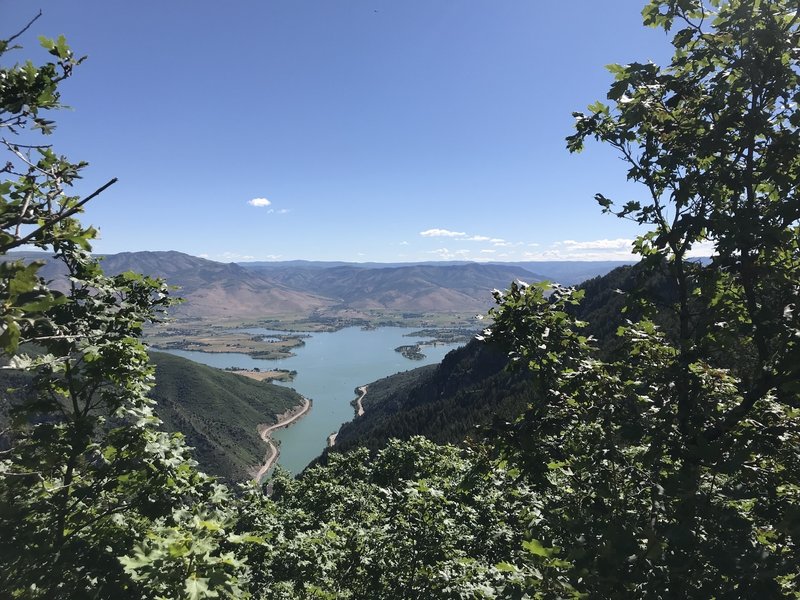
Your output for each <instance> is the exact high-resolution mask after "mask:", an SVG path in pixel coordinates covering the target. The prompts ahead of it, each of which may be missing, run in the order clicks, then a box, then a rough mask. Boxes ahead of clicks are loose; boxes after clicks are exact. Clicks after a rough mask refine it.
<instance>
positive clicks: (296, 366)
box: [165, 327, 460, 473]
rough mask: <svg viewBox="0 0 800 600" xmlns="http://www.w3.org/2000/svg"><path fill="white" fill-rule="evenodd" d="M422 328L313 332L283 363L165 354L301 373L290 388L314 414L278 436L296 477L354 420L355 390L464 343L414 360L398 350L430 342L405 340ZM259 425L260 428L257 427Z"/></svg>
mask: <svg viewBox="0 0 800 600" xmlns="http://www.w3.org/2000/svg"><path fill="white" fill-rule="evenodd" d="M245 331H247V332H249V333H255V334H263V335H264V336H265V337H266V336H271V335H275V334H281V335H285V334H286V332H285V331H282V332H276V331H272V330H268V329H246V330H245ZM414 331H416V329H410V328H403V327H379V328H377V329H371V330H364V329H361V328H359V327H348V328H345V329H340V330H339V331H334V332H325V333H311V334H308V335H309V336H310V337H307V338H305V346H301V347H298V348H293V349H292V351H293V352H294V353H295V354H296V356H293V357H291V358H284V359H281V360H264V359H257V358H252V357H250V356H248V355H246V354H237V353H232V352H221V353H208V352H197V351H188V350H165V352H170V353H172V354H176V355H178V356H183V357H184V358H188V359H190V360H193V361H195V362H199V363H203V364H206V365H210V366H212V367H218V368H221V369H224V368H226V367H239V368H242V369H254V368H256V367H257V368H259V369H261V370H269V369H276V368H277V369H287V370H290V371H291V370H293V371H297V377H296V378H295V380H294V381H293V382H291V383H285V384H284V383H279V382H275V383H274V384H273V385H286V386H288V387H292V388H294V389H296V390H297V391H298V392H299V393H300V394H302V395H303V396H305V397H306V398H310V399H311V400H312V401H313V407H312V409H311V411H310V412H309V413H308V415H306V416H305V417H303V418H302V419H301V420H300V421H298V422H297V423H296V424H294V425H292V426H291V427H289V428H288V429H281V430H279V431H276V432H275V433H274V434H273V436H272V437H273V439H275V440H278V441H280V449H281V455H280V458H279V459H278V464H280V465H281V466H282V467H283V468H285V469H287V470H289V471H291V472H292V473H299V472H300V471H302V470H303V469H304V468H305V467H306V465H308V463H309V462H311V461H312V460H313V459H314V458H316V457H317V456H319V455H320V453H321V452H322V450H323V449H324V448H325V445H326V442H327V438H328V436H329V435H330V434H331V433H333V432H334V431H338V430H339V427H340V426H341V424H342V423H345V422H347V421H350V420H352V419H353V416H354V410H353V407H352V406H351V405H350V402H351V401H352V400H353V399H354V398H355V397H356V395H357V394H356V392H355V388H356V387H358V386H360V385H365V384H367V383H370V382H372V381H375V380H377V379H381V378H382V377H386V376H387V375H392V374H394V373H398V372H400V371H407V370H409V369H414V368H416V367H421V366H423V365H429V364H432V363H439V362H441V361H442V359H443V358H444V356H445V355H446V354H447V353H448V352H449V351H450V350H453V349H454V348H457V347H458V346H459V345H460V344H437V345H436V346H425V347H423V348H422V352H423V353H424V354H425V358H424V359H423V360H410V359H407V358H405V357H403V356H402V355H401V354H400V353H399V352H395V351H394V349H395V348H397V347H398V346H404V345H408V344H413V343H416V342H419V341H426V340H429V339H430V338H425V337H418V336H413V337H405V334H408V333H412V332H414ZM256 425H257V424H256V423H254V424H253V427H255V426H256Z"/></svg>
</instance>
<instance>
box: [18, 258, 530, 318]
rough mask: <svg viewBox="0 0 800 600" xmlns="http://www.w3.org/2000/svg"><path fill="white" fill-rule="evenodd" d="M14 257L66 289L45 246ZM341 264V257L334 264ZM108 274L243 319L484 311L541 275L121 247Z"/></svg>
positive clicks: (196, 309) (192, 312)
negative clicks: (503, 293)
mask: <svg viewBox="0 0 800 600" xmlns="http://www.w3.org/2000/svg"><path fill="white" fill-rule="evenodd" d="M8 257H9V258H10V259H15V258H22V259H25V260H34V259H39V260H47V261H48V264H47V266H46V267H45V268H44V269H42V275H43V276H44V277H45V278H46V279H49V280H52V281H54V282H55V285H56V287H62V288H63V287H64V286H65V283H66V280H65V273H64V272H63V270H59V269H58V268H57V267H56V266H55V265H54V264H53V263H52V262H51V261H49V256H48V255H47V254H45V253H41V252H19V253H11V254H9V255H8ZM334 264H335V263H334ZM102 265H103V268H104V270H105V271H106V272H107V273H109V274H116V273H121V272H123V271H129V270H130V271H135V272H137V273H145V274H148V275H151V276H156V277H163V278H165V279H166V280H167V283H169V284H170V285H173V286H176V287H178V288H179V289H178V291H177V292H176V295H178V296H180V297H182V298H184V300H185V302H184V303H183V304H181V305H179V306H176V307H174V308H173V309H172V314H173V316H175V317H177V318H182V319H216V320H228V321H235V320H244V319H254V318H259V317H271V316H276V315H290V314H291V315H311V314H317V315H325V314H326V311H329V312H330V313H335V312H336V311H340V310H344V309H357V310H378V311H380V310H387V311H398V312H413V311H424V312H435V313H449V312H462V313H472V312H484V311H485V310H486V309H487V308H488V307H489V306H491V304H492V299H491V293H490V292H491V290H492V289H493V288H504V287H506V286H507V285H508V284H509V283H510V282H511V281H513V280H515V279H523V280H525V281H538V280H541V279H543V278H544V277H543V276H539V275H536V274H535V273H531V272H530V271H527V270H525V269H523V268H521V267H517V266H508V265H488V264H476V263H466V264H456V265H454V264H443V265H431V264H426V265H411V266H400V267H380V268H367V267H360V266H353V265H336V266H320V265H319V264H316V263H312V265H314V266H308V265H305V264H300V265H287V266H276V267H265V266H258V267H249V268H245V267H243V266H240V265H238V264H235V263H219V262H215V261H210V260H207V259H204V258H199V257H195V256H189V255H187V254H183V253H181V252H174V251H168V252H123V253H120V254H110V255H106V256H103V260H102Z"/></svg>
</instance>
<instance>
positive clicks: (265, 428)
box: [254, 397, 312, 483]
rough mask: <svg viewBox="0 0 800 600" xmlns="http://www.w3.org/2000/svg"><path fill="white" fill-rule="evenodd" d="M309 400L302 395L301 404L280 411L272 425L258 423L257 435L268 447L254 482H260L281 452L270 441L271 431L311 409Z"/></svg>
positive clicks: (287, 424) (291, 421)
mask: <svg viewBox="0 0 800 600" xmlns="http://www.w3.org/2000/svg"><path fill="white" fill-rule="evenodd" d="M311 404H312V403H311V400H309V399H308V398H306V397H303V404H302V405H301V406H300V407H299V409H298V408H294V409H291V410H289V411H286V412H285V413H281V414H280V415H278V416H277V421H276V422H275V423H274V424H273V425H266V424H264V423H262V424H260V425H258V435H259V437H261V439H262V440H264V442H266V444H267V446H268V447H269V449H268V452H267V454H265V455H264V456H265V460H264V464H263V465H261V467H259V469H258V471H257V472H256V474H255V476H254V479H255V481H256V483H260V482H261V479H262V478H263V477H264V475H266V474H267V472H268V471H269V470H270V469H271V468H272V467H273V466H274V465H275V463H276V462H277V460H278V457H279V456H280V454H281V451H280V449H279V448H278V446H277V444H275V442H273V441H272V436H271V435H270V434H271V433H272V432H273V431H275V430H277V429H283V428H284V427H288V426H289V425H291V424H292V423H294V422H295V421H297V420H299V419H301V418H302V417H304V416H305V415H306V414H307V413H308V411H310V410H311Z"/></svg>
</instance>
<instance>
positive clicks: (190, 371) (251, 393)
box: [150, 352, 301, 480]
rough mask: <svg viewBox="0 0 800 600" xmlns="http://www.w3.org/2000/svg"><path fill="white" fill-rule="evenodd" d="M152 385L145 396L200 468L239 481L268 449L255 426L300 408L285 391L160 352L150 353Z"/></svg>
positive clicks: (294, 397) (297, 399) (295, 396)
mask: <svg viewBox="0 0 800 600" xmlns="http://www.w3.org/2000/svg"><path fill="white" fill-rule="evenodd" d="M150 357H151V359H152V360H153V362H154V363H155V366H156V385H155V387H154V388H153V389H152V391H151V392H150V397H151V398H153V399H154V400H155V401H156V402H157V403H158V407H157V408H156V412H157V414H158V416H159V417H161V419H162V420H163V421H164V427H165V428H166V429H167V430H169V431H180V432H181V433H183V435H184V436H186V441H187V443H188V444H189V445H190V446H193V447H194V448H195V458H196V459H197V461H198V462H199V463H200V467H201V469H203V470H205V471H207V472H209V473H212V474H214V475H219V476H222V477H225V478H229V479H234V480H242V479H245V478H246V477H247V476H248V475H250V471H251V470H252V468H253V467H254V466H257V465H260V464H261V462H262V461H263V458H264V455H265V453H266V450H267V447H266V445H265V444H264V442H263V441H262V440H261V438H260V437H259V435H258V431H257V429H256V428H257V426H258V425H259V424H260V423H266V424H271V423H275V422H276V421H277V419H276V416H277V415H279V414H281V413H284V412H286V411H287V410H289V409H290V408H293V407H295V406H297V405H298V404H300V403H301V397H300V395H299V394H298V393H297V392H295V391H294V390H292V389H290V388H286V387H283V386H278V385H273V384H271V383H265V382H259V381H254V380H252V379H248V378H247V377H242V376H240V375H236V374H233V373H228V372H225V371H221V370H220V369H214V368H211V367H207V366H205V365H201V364H198V363H195V362H192V361H190V360H186V359H185V358H180V357H178V356H173V355H172V354H166V353H163V352H151V353H150Z"/></svg>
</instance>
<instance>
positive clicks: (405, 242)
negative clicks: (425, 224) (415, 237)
mask: <svg viewBox="0 0 800 600" xmlns="http://www.w3.org/2000/svg"><path fill="white" fill-rule="evenodd" d="M400 245H401V246H408V242H407V241H405V240H403V241H402V242H400Z"/></svg>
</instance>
